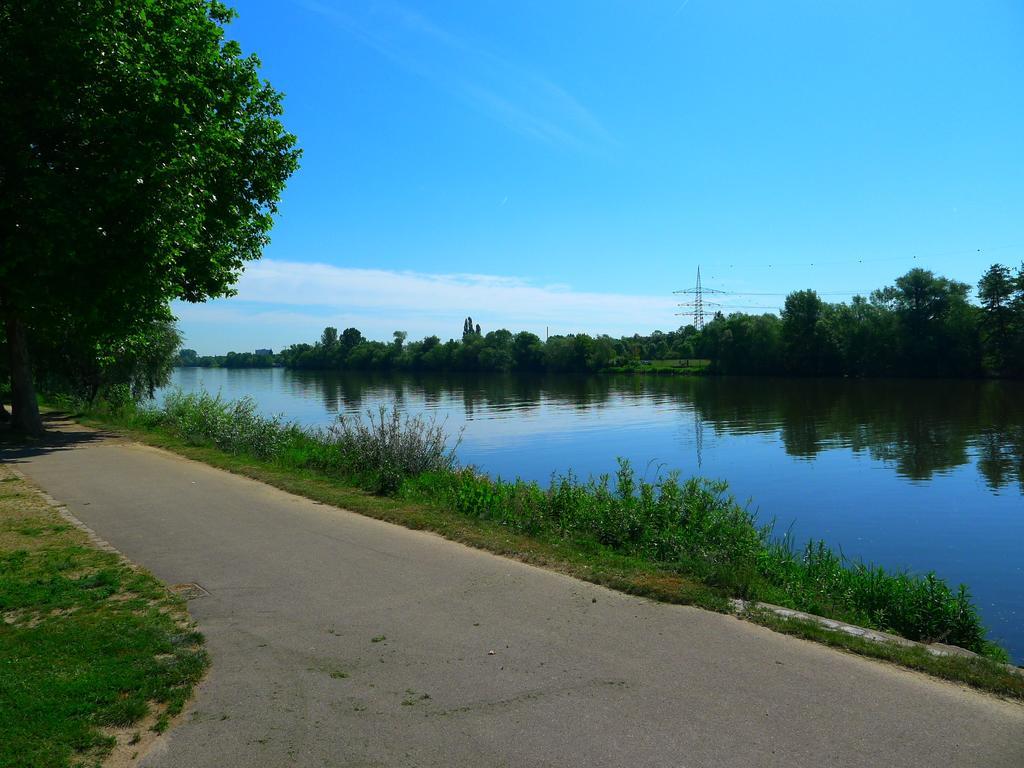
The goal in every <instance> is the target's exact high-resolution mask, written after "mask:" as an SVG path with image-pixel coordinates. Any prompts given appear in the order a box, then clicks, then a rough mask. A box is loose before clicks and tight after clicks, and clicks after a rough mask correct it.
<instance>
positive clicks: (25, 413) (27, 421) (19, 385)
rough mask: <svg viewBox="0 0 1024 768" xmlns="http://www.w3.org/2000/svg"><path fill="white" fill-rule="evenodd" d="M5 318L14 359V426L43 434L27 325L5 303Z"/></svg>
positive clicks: (12, 366) (12, 416) (11, 355)
mask: <svg viewBox="0 0 1024 768" xmlns="http://www.w3.org/2000/svg"><path fill="white" fill-rule="evenodd" d="M4 320H5V326H6V328H7V351H8V352H9V353H10V358H11V360H10V364H11V411H12V414H11V426H12V427H13V428H14V429H17V430H20V431H21V432H25V433H27V434H29V435H41V434H43V422H42V419H40V418H39V404H38V403H37V402H36V389H35V386H34V385H33V383H32V366H31V365H30V363H29V359H28V341H27V340H26V338H25V326H24V324H23V323H22V322H21V318H20V317H18V314H17V312H16V311H15V309H14V308H13V307H11V306H10V305H9V304H6V305H5V306H4Z"/></svg>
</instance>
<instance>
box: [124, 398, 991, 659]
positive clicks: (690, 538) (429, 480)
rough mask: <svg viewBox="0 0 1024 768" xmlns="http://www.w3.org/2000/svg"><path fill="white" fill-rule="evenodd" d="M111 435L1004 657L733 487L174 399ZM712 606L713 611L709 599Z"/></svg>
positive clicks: (397, 426)
mask: <svg viewBox="0 0 1024 768" xmlns="http://www.w3.org/2000/svg"><path fill="white" fill-rule="evenodd" d="M104 418H105V419H106V420H107V423H111V422H115V423H119V424H122V425H125V426H128V427H131V428H135V429H141V430H144V431H149V432H156V433H162V434H165V435H168V436H170V437H172V438H174V439H177V440H180V441H182V442H183V443H184V444H186V445H192V446H199V447H210V448H214V449H216V450H217V451H220V452H223V453H225V454H229V455H233V456H237V457H243V458H246V459H249V460H257V461H263V462H268V463H269V464H271V465H274V466H276V467H278V468H280V469H282V470H284V471H294V472H298V473H313V474H316V475H319V476H325V477H329V478H333V479H336V480H338V481H341V482H342V483H345V484H348V485H352V486H356V487H359V488H362V489H365V490H368V491H371V492H373V493H375V494H377V495H378V496H382V495H383V496H390V497H392V498H396V499H401V500H403V501H406V502H412V503H415V504H421V505H425V506H428V507H431V508H434V509H439V510H447V511H448V512H450V513H454V514H456V515H458V516H460V517H461V518H463V519H465V520H468V521H481V522H485V523H487V524H491V525H497V526H498V527H499V528H500V529H502V530H505V531H508V532H511V533H514V534H516V535H520V536H524V537H526V538H535V539H539V540H552V539H556V540H558V541H560V542H563V543H566V544H567V545H568V546H570V547H571V548H576V549H579V550H581V551H585V552H593V551H602V552H607V553H610V554H613V555H615V556H620V557H624V558H627V559H629V560H631V561H634V562H638V563H643V564H644V565H645V567H648V568H649V569H650V570H651V572H652V573H658V574H671V575H678V576H681V577H684V578H686V579H688V580H690V581H692V582H694V583H697V584H701V585H703V587H704V588H705V590H706V595H707V596H717V597H718V598H719V599H724V598H725V597H743V598H746V599H754V600H762V601H766V602H772V603H777V604H781V605H786V606H788V607H792V608H796V609H798V610H803V611H807V612H810V613H816V614H821V615H825V616H829V617H832V618H836V619H841V620H844V621H848V622H851V623H855V624H861V625H865V626H870V627H874V628H878V629H883V630H889V631H894V632H896V633H898V634H901V635H903V636H905V637H908V638H910V639H914V640H922V641H926V642H936V641H938V642H944V643H949V644H953V645H959V646H962V647H964V648H967V649H969V650H973V651H975V652H978V653H981V654H985V655H988V656H993V657H996V658H1002V657H1003V656H1004V654H1003V652H1002V651H1001V649H999V648H998V647H996V646H995V645H993V644H991V643H989V642H988V641H987V640H986V638H985V632H984V629H983V627H982V625H981V621H980V619H979V616H978V612H977V609H976V607H975V606H974V604H973V603H972V601H971V599H970V595H969V593H968V592H967V590H966V588H964V587H960V588H958V589H951V588H950V587H949V586H948V585H947V584H945V583H944V582H943V581H942V580H941V579H939V578H937V577H935V576H934V575H930V574H929V575H925V576H917V575H911V574H905V573H888V572H886V571H884V570H882V569H880V568H877V567H872V566H869V565H865V564H861V563H856V562H850V561H847V560H845V559H844V558H842V557H841V556H839V555H837V554H836V553H834V552H833V551H831V550H830V549H829V548H827V547H826V546H825V545H824V544H822V543H821V542H811V543H808V544H806V545H805V546H798V545H797V543H796V542H793V541H792V540H791V539H790V538H789V537H787V536H784V535H782V536H780V535H777V532H775V531H773V530H772V527H771V525H770V524H765V522H764V521H759V520H757V519H756V517H755V516H754V515H753V514H752V513H751V512H750V511H749V510H748V509H747V508H746V507H744V506H742V505H740V504H738V503H737V502H736V501H735V500H734V499H733V498H732V497H731V496H729V495H728V491H727V487H726V485H725V484H724V483H720V482H711V481H706V480H701V479H689V480H685V481H684V480H682V479H681V478H679V477H678V475H675V474H670V475H668V476H665V477H662V478H660V479H658V480H657V481H654V482H648V481H645V480H640V479H638V478H637V477H636V475H635V473H634V471H633V469H632V468H631V467H630V466H629V464H628V463H625V462H623V463H621V465H620V468H619V471H618V473H617V475H616V476H615V477H614V478H612V477H599V478H590V479H587V480H581V479H578V478H576V477H574V476H572V475H568V476H564V477H556V478H553V479H552V481H551V483H550V485H549V486H547V487H542V486H539V485H537V484H536V483H531V482H525V481H519V480H515V481H507V480H500V479H492V478H488V477H485V476H482V475H480V474H478V473H477V472H475V471H474V470H473V469H472V468H471V467H459V466H458V463H457V461H456V459H455V456H454V453H453V452H452V451H451V450H450V449H446V448H445V447H444V446H445V441H444V438H443V433H442V432H441V431H440V429H439V427H438V425H436V424H430V423H428V422H424V421H423V420H422V419H419V418H402V417H400V416H399V415H398V414H397V413H393V412H392V413H388V412H385V411H381V412H379V413H377V414H373V415H371V417H370V419H369V420H352V419H346V420H342V421H339V422H338V423H337V424H336V425H334V426H333V427H332V428H330V429H326V430H325V429H303V428H300V427H299V426H297V425H295V424H291V423H287V422H283V421H281V420H280V419H273V418H266V417H263V416H261V415H259V414H258V412H257V411H256V409H255V405H254V403H252V402H251V401H247V400H242V401H237V402H226V401H223V400H221V399H219V398H218V397H213V396H210V395H208V394H182V393H176V394H172V395H170V396H168V397H167V399H166V400H165V403H164V405H163V406H162V407H160V408H150V409H132V408H125V409H121V410H119V411H113V412H111V411H108V412H106V415H105V417H104ZM707 599H709V600H710V599H712V598H711V597H708V598H707Z"/></svg>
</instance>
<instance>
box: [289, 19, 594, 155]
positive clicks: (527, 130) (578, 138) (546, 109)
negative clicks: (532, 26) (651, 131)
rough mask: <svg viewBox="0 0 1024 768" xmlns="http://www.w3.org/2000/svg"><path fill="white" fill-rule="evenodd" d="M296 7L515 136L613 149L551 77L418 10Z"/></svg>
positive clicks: (587, 112)
mask: <svg viewBox="0 0 1024 768" xmlns="http://www.w3.org/2000/svg"><path fill="white" fill-rule="evenodd" d="M294 2H296V3H297V4H298V5H300V6H301V7H303V8H305V9H306V10H307V11H310V12H312V13H316V14H318V15H320V16H321V17H323V18H325V19H328V20H329V21H331V22H333V23H334V24H336V25H338V26H339V27H340V28H341V29H343V30H345V32H346V33H347V34H349V35H350V36H352V37H353V38H354V39H356V40H358V41H359V42H361V43H362V44H364V45H366V46H367V47H369V48H371V49H372V50H374V51H376V52H377V53H379V54H380V55H382V56H384V57H385V58H387V59H388V60H389V61H391V62H392V63H393V64H395V65H396V66H398V67H400V68H402V69H405V70H406V71H408V72H411V73H413V74H415V75H416V76H418V77H422V78H424V79H426V80H428V81H430V82H432V83H433V84H434V85H436V86H437V87H439V88H441V89H442V90H444V91H447V92H448V93H449V94H451V95H452V96H454V97H455V98H457V99H459V100H461V101H463V102H465V103H467V104H469V105H471V106H472V107H473V108H475V109H477V110H480V111H482V112H484V113H486V114H487V115H489V116H490V117H491V118H492V119H494V120H497V121H498V122H500V123H502V124H504V125H505V126H507V127H508V128H510V129H511V130H513V131H516V132H518V133H521V134H523V135H526V136H530V137H531V138H534V139H537V140H540V141H544V142H548V143H552V144H561V145H566V146H570V147H573V148H576V149H593V148H598V147H607V146H609V145H611V144H613V143H614V141H613V140H612V137H611V135H610V134H609V133H608V131H607V130H606V129H605V127H604V125H602V123H601V121H600V120H598V119H597V117H596V116H595V115H594V114H593V113H592V112H591V111H590V110H589V109H587V107H586V106H584V105H583V103H582V102H580V101H579V100H578V99H577V98H576V97H574V96H573V95H572V94H570V93H569V92H568V91H566V90H565V89H564V88H562V87H561V86H560V85H558V84H557V83H555V82H554V81H552V80H551V79H550V78H548V77H547V76H545V75H543V74H542V73H540V72H537V71H536V70H534V69H532V68H530V67H527V66H522V65H520V64H517V63H515V62H513V61H511V60H509V59H507V58H505V57H503V56H499V55H498V54H496V53H494V52H493V51H491V50H488V49H487V48H485V47H483V46H482V45H477V44H473V43H470V42H469V41H468V40H467V39H465V38H463V37H460V36H458V35H456V34H454V33H452V32H451V31H449V30H447V29H444V28H443V27H441V26H440V25H438V24H437V23H435V22H434V21H432V20H431V19H429V18H427V17H426V16H425V15H424V14H422V13H420V12H419V11H415V10H412V9H410V8H407V7H405V6H403V5H400V4H397V3H381V2H377V3H373V4H371V5H370V6H368V7H367V8H366V9H365V10H364V11H363V12H362V13H358V12H353V11H352V10H351V9H349V10H341V9H340V8H338V7H335V6H334V5H329V4H327V3H326V2H321V1H320V0H294Z"/></svg>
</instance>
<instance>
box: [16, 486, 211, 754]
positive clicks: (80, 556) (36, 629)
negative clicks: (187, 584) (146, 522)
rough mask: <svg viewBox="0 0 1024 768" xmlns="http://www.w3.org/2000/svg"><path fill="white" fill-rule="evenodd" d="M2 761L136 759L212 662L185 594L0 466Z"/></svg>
mask: <svg viewBox="0 0 1024 768" xmlns="http://www.w3.org/2000/svg"><path fill="white" fill-rule="evenodd" d="M0 615H2V621H0V659H2V660H3V661H2V663H0V765H5V766H12V768H14V767H15V766H24V767H25V768H28V766H33V767H34V768H39V767H40V766H46V767H47V768H59V767H63V766H72V765H87V764H88V765H94V764H98V763H99V761H100V760H101V759H103V758H104V757H106V756H107V755H109V754H110V752H111V750H112V749H114V748H115V746H116V747H117V748H118V749H120V750H121V752H123V753H124V757H125V758H128V757H130V755H131V754H132V753H133V752H137V751H138V750H139V749H140V748H141V744H142V743H144V742H146V741H149V740H150V738H151V737H152V735H153V734H154V733H155V732H156V731H160V730H162V729H163V728H165V727H166V724H167V720H168V718H169V717H173V716H174V715H176V714H177V713H178V712H180V711H181V708H182V706H183V704H184V703H185V701H186V700H187V699H188V698H189V696H190V695H191V691H192V689H193V687H194V686H195V684H196V683H197V682H198V680H199V678H200V677H201V676H202V674H203V671H204V670H205V668H206V665H207V657H206V653H205V651H204V650H203V649H202V637H201V636H200V635H199V634H198V633H197V632H195V630H194V629H193V627H192V625H191V623H190V621H189V619H188V616H187V614H186V613H185V609H184V605H183V603H182V601H181V600H179V599H178V598H176V597H174V596H172V595H171V594H169V593H168V592H167V590H166V589H165V588H164V587H163V585H162V584H160V583H159V582H158V581H157V580H156V579H155V578H153V577H152V576H150V575H149V574H148V573H146V572H144V571H140V570H136V569H135V568H132V567H131V566H129V565H127V564H126V563H125V562H123V561H122V560H120V558H119V557H118V556H117V555H116V554H113V553H110V552H104V551H101V550H99V549H97V548H95V546H94V545H93V544H92V543H91V542H90V540H89V539H88V537H87V536H86V534H85V533H84V532H82V531H80V530H79V529H77V528H75V527H73V526H72V525H71V524H70V523H68V522H67V521H66V520H64V519H63V518H62V517H60V515H58V514H57V512H56V510H54V508H53V507H51V506H50V505H49V504H48V503H47V502H46V501H45V500H44V499H43V497H42V496H41V495H40V494H39V492H38V491H37V490H36V489H34V488H33V487H32V486H30V485H29V484H28V483H27V482H25V481H24V480H23V479H21V478H19V477H18V476H16V475H14V474H13V473H12V472H11V471H10V470H8V469H6V468H4V467H3V466H0Z"/></svg>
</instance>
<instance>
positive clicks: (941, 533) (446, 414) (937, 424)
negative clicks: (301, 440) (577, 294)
mask: <svg viewBox="0 0 1024 768" xmlns="http://www.w3.org/2000/svg"><path fill="white" fill-rule="evenodd" d="M171 386H173V387H180V388H182V389H184V390H186V391H193V390H198V389H203V388H205V389H206V390H207V391H209V392H211V393H217V392H220V393H221V395H222V396H223V397H225V398H238V397H241V396H244V395H249V396H251V397H253V398H254V399H255V400H256V402H257V404H258V405H259V408H260V410H262V411H263V412H265V413H267V414H282V415H283V416H284V417H285V418H286V419H288V420H293V421H297V422H299V423H301V424H304V425H323V424H328V423H330V422H331V421H332V420H333V419H335V418H337V415H338V414H339V413H341V412H359V411H365V410H366V409H368V408H376V407H377V405H378V404H382V403H383V404H388V405H390V404H391V403H392V402H397V403H398V405H399V407H400V408H402V409H403V410H405V411H408V412H410V413H419V412H425V413H427V414H430V415H433V416H435V417H436V418H438V419H442V420H446V422H447V427H448V430H449V431H450V432H451V433H453V434H455V433H458V432H459V431H460V430H461V431H462V442H461V444H460V446H459V451H458V453H459V457H460V459H461V460H462V462H463V463H466V464H474V465H476V466H477V467H479V468H480V469H482V470H483V471H486V472H488V473H489V474H491V475H496V476H501V477H505V478H513V477H516V476H519V477H522V478H525V479H530V480H537V481H539V482H542V483H546V482H547V480H548V479H549V478H550V476H551V474H552V473H553V472H557V473H561V472H565V471H568V470H570V469H572V470H573V471H574V472H576V473H577V474H578V475H580V476H583V477H586V476H588V475H590V474H600V473H604V472H613V471H614V469H615V466H616V457H619V456H622V457H625V458H628V459H630V460H631V461H632V462H633V463H634V465H635V466H636V467H637V469H638V471H639V473H640V474H644V475H646V477H647V478H648V479H654V478H656V477H657V476H658V473H659V472H660V473H666V472H669V471H672V470H679V471H680V472H681V473H682V474H683V475H684V476H689V475H694V474H700V475H704V476H707V477H712V478H721V479H725V480H727V481H728V482H729V485H730V489H731V492H732V493H733V494H735V496H736V497H737V498H738V499H740V500H741V501H747V500H749V503H750V506H751V508H752V509H754V510H756V511H757V513H758V516H759V518H760V519H762V520H765V521H767V520H775V522H776V530H777V531H779V532H780V533H781V532H785V531H786V530H788V529H790V528H791V529H792V531H793V533H794V535H795V536H796V537H797V539H798V540H804V539H808V538H816V539H819V538H820V539H824V540H825V541H826V542H828V543H829V544H831V545H833V546H835V547H838V548H841V550H842V552H843V553H844V554H845V555H846V556H847V557H850V558H853V559H863V560H864V561H866V562H872V563H876V564H880V565H884V566H886V567H887V568H891V569H907V570H910V571H912V572H916V573H925V572H927V571H929V570H934V571H935V572H936V573H937V574H938V575H939V576H941V577H943V578H945V579H947V580H948V581H949V582H951V583H952V584H953V585H956V584H958V583H961V582H963V583H965V584H967V585H969V587H970V589H971V592H972V594H973V595H974V597H975V599H976V602H977V603H978V605H979V607H980V610H981V612H982V615H983V617H984V619H985V622H986V625H987V626H988V627H989V629H990V633H991V636H992V638H993V639H995V640H997V641H999V642H1001V643H1002V644H1003V645H1004V646H1006V647H1007V648H1009V650H1010V653H1011V655H1012V656H1013V658H1014V660H1015V661H1016V662H1017V663H1022V662H1024V383H1018V382H1012V383H1011V382H977V381H966V382H965V381H903V380H895V381H894V380H885V381H848V380H837V379H828V380H821V379H813V380H808V379H759V378H714V377H706V378H693V379H685V378H674V377H631V376H589V377H588V376H563V377H554V376H514V375H507V376H503V375H447V376H437V375H423V376H417V375H402V374H372V373H343V374H339V373H326V372H307V371H287V370H284V369H280V368H275V369H255V370H229V369H202V368H179V369H176V370H175V372H174V375H173V380H172V385H171Z"/></svg>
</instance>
